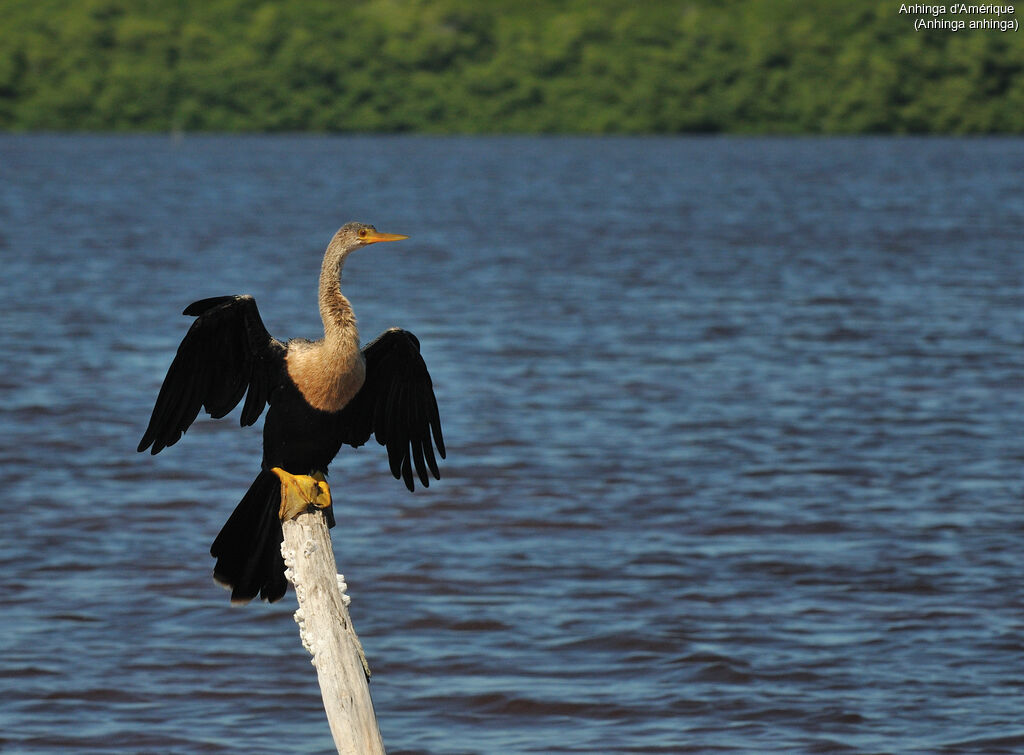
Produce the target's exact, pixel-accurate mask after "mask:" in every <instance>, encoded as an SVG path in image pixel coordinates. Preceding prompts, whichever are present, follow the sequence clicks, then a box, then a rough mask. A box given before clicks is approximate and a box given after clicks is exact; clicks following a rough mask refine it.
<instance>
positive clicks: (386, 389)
mask: <svg viewBox="0 0 1024 755" xmlns="http://www.w3.org/2000/svg"><path fill="white" fill-rule="evenodd" d="M363 357H364V358H365V360H366V380H365V382H364V383H363V387H362V388H361V389H360V391H359V393H357V394H356V396H355V397H354V398H353V399H352V400H351V401H350V402H349V403H348V405H347V406H346V407H345V408H344V409H343V410H342V412H341V413H340V415H339V432H340V433H341V437H342V442H344V443H347V444H349V445H352V446H361V445H363V444H364V443H366V442H367V441H368V440H369V439H370V437H371V436H373V437H375V438H376V440H377V442H378V443H379V444H380V445H382V446H385V447H386V448H387V452H388V466H389V467H390V469H391V474H392V475H394V477H395V479H398V480H402V481H403V482H404V483H405V486H406V487H407V488H408V489H409V490H413V489H414V488H415V482H414V480H415V478H414V476H413V473H414V471H415V477H418V478H419V480H420V483H421V484H422V485H423V487H427V486H428V485H429V484H430V476H431V475H433V477H434V479H437V480H439V479H441V474H440V470H439V469H438V464H437V456H440V457H441V458H442V459H443V458H444V457H445V448H444V439H443V436H442V434H441V419H440V416H439V414H438V409H437V398H436V396H435V395H434V386H433V382H432V381H431V379H430V373H429V372H428V371H427V365H426V363H424V361H423V357H422V356H421V355H420V342H419V339H417V338H416V336H414V335H413V334H412V333H409V332H408V331H405V330H400V329H398V328H392V329H391V330H388V331H386V332H385V333H383V334H382V335H380V336H379V337H378V338H377V339H375V340H374V341H373V342H372V343H370V344H368V345H367V346H366V347H365V348H364V349H363ZM431 439H433V445H431ZM435 449H436V452H435Z"/></svg>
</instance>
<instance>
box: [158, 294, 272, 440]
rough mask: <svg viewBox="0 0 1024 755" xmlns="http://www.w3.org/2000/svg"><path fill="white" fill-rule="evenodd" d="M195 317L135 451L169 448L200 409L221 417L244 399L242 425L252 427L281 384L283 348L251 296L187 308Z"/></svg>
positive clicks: (218, 299)
mask: <svg viewBox="0 0 1024 755" xmlns="http://www.w3.org/2000/svg"><path fill="white" fill-rule="evenodd" d="M183 314H185V315H188V316H192V317H195V318H196V319H195V320H194V321H193V323H192V326H191V327H190V328H189V329H188V332H187V333H186V334H185V337H184V338H183V339H182V341H181V345H179V346H178V351H177V353H176V354H175V356H174V360H173V361H172V362H171V366H170V367H169V368H168V369H167V376H166V377H165V378H164V382H163V385H161V386H160V392H159V393H158V394H157V399H156V404H155V405H154V407H153V414H152V415H151V417H150V420H149V425H148V427H147V428H146V432H145V433H143V436H142V440H141V441H140V442H139V449H138V450H139V451H145V450H146V449H147V448H151V453H154V454H156V453H159V452H160V451H161V450H162V449H164V448H166V447H167V446H173V445H174V444H175V443H177V442H178V440H180V439H181V436H182V435H183V434H184V433H185V431H186V430H188V428H189V426H191V424H192V423H193V422H194V421H195V419H196V417H197V416H199V411H200V409H204V408H205V409H206V412H207V413H208V414H209V415H210V416H211V417H214V418H220V417H223V416H224V415H225V414H227V413H228V412H230V411H231V410H232V409H234V408H235V407H236V406H237V405H238V402H239V401H241V400H242V396H245V405H244V407H243V409H242V416H241V418H240V422H241V424H242V425H243V426H245V425H251V424H252V423H253V422H255V421H256V420H257V419H259V416H260V414H262V413H263V408H264V407H265V406H266V404H267V399H268V398H269V395H270V391H271V389H272V387H273V385H274V384H275V383H276V380H277V379H279V376H280V374H281V368H282V365H283V360H284V346H283V345H282V344H281V343H280V342H279V341H277V340H275V339H274V338H272V337H271V335H270V334H269V333H268V332H267V329H266V326H264V324H263V320H262V319H261V318H260V313H259V310H258V309H257V308H256V302H255V300H254V299H253V298H252V297H251V296H216V297H213V298H209V299H200V300H199V301H196V302H193V303H192V304H190V305H188V306H187V307H185V311H184V312H183Z"/></svg>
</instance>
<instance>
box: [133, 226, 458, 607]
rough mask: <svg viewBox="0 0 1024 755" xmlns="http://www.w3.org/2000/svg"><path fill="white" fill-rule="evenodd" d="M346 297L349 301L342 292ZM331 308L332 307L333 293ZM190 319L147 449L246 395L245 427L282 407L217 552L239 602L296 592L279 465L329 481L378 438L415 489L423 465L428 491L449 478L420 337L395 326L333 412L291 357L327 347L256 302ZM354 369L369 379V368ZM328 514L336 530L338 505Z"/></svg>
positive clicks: (233, 301)
mask: <svg viewBox="0 0 1024 755" xmlns="http://www.w3.org/2000/svg"><path fill="white" fill-rule="evenodd" d="M350 228H355V229H356V230H359V229H362V228H372V227H370V226H361V225H359V224H350V226H345V227H344V228H343V229H342V230H341V231H339V233H338V235H336V237H335V239H337V238H338V237H339V236H340V235H341V234H342V232H343V231H346V229H350ZM364 235H365V234H364ZM379 240H391V239H389V238H381V239H379ZM333 243H334V242H332V245H333ZM330 252H331V247H328V253H330ZM345 253H346V254H347V251H346V252H345ZM341 259H342V260H343V259H344V256H342V258H341ZM338 264H339V266H340V263H338ZM327 267H328V266H327V264H326V262H325V269H327ZM321 287H322V289H323V279H322V280H321ZM334 288H335V289H336V288H337V286H336V283H335V285H334ZM337 297H339V298H340V300H341V301H342V302H343V303H344V305H345V306H347V300H344V298H343V297H341V296H340V292H338V293H337ZM332 306H340V305H338V304H337V303H336V302H334V303H332ZM321 309H322V310H324V309H325V304H324V301H323V294H322V300H321ZM184 314H186V315H192V316H195V317H196V319H195V321H194V322H193V323H192V327H191V328H190V329H189V331H188V333H187V334H186V335H185V337H184V339H183V340H182V342H181V345H180V346H179V347H178V353H177V355H176V356H175V358H174V360H173V362H172V363H171V366H170V368H169V369H168V371H167V376H166V377H165V378H164V383H163V385H162V387H161V389H160V393H159V395H158V397H157V401H156V405H155V407H154V409H153V415H152V418H151V419H150V422H149V426H148V427H147V429H146V432H145V434H144V435H143V437H142V441H141V442H140V443H139V451H144V450H146V449H147V448H150V447H151V449H152V453H154V454H155V453H158V452H159V451H160V450H161V449H163V448H164V447H166V446H171V445H174V444H175V443H176V442H177V441H178V440H179V439H180V438H181V436H182V434H183V433H184V432H185V431H186V430H187V429H188V427H189V426H190V425H191V424H192V422H193V421H194V420H195V418H196V416H197V415H198V413H199V410H200V409H202V408H205V409H206V411H207V412H208V413H209V414H210V415H211V416H212V417H222V416H224V415H225V414H227V413H228V412H230V411H231V410H232V409H233V408H234V407H235V406H236V405H237V404H238V403H239V402H240V401H241V399H242V397H243V395H244V396H245V403H244V404H243V407H242V414H241V418H240V422H241V424H242V425H243V426H245V425H251V424H253V423H254V422H255V421H256V420H257V419H258V418H259V416H260V414H261V413H262V412H263V409H264V406H266V405H267V404H269V407H270V408H269V410H268V411H267V416H266V420H265V423H264V427H263V463H262V470H261V472H260V474H259V475H258V476H257V477H256V479H255V480H254V481H253V483H252V485H250V487H249V490H248V491H247V492H246V494H245V496H244V497H243V498H242V500H241V502H239V504H238V506H237V507H236V508H235V511H234V512H233V513H232V515H231V517H230V518H229V519H228V521H227V523H226V524H225V525H224V527H223V529H222V530H221V532H220V534H219V535H218V536H217V539H216V540H215V541H214V543H213V546H212V548H211V550H210V552H211V554H212V555H213V556H214V558H216V559H217V564H216V566H215V568H214V576H215V577H216V578H217V580H218V581H220V582H222V583H223V584H225V585H227V586H229V587H231V589H232V594H231V597H232V600H237V601H243V600H249V599H251V598H253V597H255V596H256V595H257V594H259V595H260V596H261V597H263V598H265V599H267V600H269V601H274V600H277V599H278V598H280V597H281V596H282V595H284V592H285V587H286V581H285V577H284V562H283V559H282V557H281V552H280V547H281V539H282V534H281V521H280V519H279V518H278V510H279V506H280V480H279V479H278V477H277V476H276V475H275V474H274V473H273V472H271V470H272V469H273V468H275V467H279V468H281V469H283V470H284V471H286V472H289V473H291V474H293V475H308V474H313V473H314V472H319V473H322V474H324V475H326V474H327V468H328V465H329V464H330V463H331V461H332V460H333V459H334V457H335V455H336V454H337V453H338V451H339V450H340V448H341V447H342V446H343V445H350V446H361V445H363V444H364V443H366V442H367V441H368V440H369V439H370V437H371V435H373V436H374V437H376V439H377V441H378V442H379V443H380V444H381V445H384V446H386V447H387V451H388V458H389V461H390V466H391V471H392V473H393V474H394V476H395V477H396V478H401V479H403V480H404V482H405V484H406V487H407V488H408V489H409V490H412V489H413V488H414V485H415V483H414V475H413V473H414V470H415V475H416V477H418V478H419V480H420V482H421V483H422V484H423V485H424V486H426V485H427V484H428V481H429V477H428V472H429V473H430V474H432V475H433V476H434V477H435V478H436V479H440V475H439V471H438V468H437V461H436V459H435V457H434V448H433V446H432V445H431V440H433V445H434V446H436V448H437V452H438V454H439V455H440V456H441V457H442V458H443V457H444V453H445V452H444V440H443V438H442V436H441V425H440V419H439V417H438V412H437V402H436V400H435V398H434V392H433V386H432V383H431V380H430V375H429V373H428V372H427V368H426V365H425V364H424V362H423V359H422V358H421V357H420V353H419V341H418V340H417V339H416V337H415V336H413V335H412V334H411V333H409V332H407V331H404V330H399V329H397V328H394V329H391V330H388V331H386V332H385V333H383V334H382V335H381V336H379V337H378V338H377V339H376V340H374V341H373V342H372V343H370V344H368V345H367V346H366V347H364V348H362V349H361V350H360V352H359V353H358V354H355V355H354V357H355V358H356V359H357V360H358V365H357V366H358V367H360V368H362V367H365V378H364V379H362V382H361V385H359V386H358V389H357V390H355V392H354V395H352V397H351V398H350V399H348V400H347V401H346V402H345V403H344V405H343V406H342V407H340V408H338V409H337V410H334V411H327V410H322V409H318V408H315V407H314V406H313V405H311V402H310V400H308V399H307V397H306V396H305V395H304V394H303V392H302V390H301V389H300V387H299V385H297V384H296V381H295V379H294V376H293V373H292V372H291V371H290V370H289V355H290V354H293V353H295V352H296V351H298V350H299V349H305V348H310V347H315V346H316V345H317V344H318V343H321V342H316V343H311V342H307V341H295V342H289V343H281V342H280V341H278V340H276V339H274V338H272V337H271V336H270V334H269V333H268V332H267V330H266V328H265V327H264V325H263V321H262V319H261V318H260V316H259V312H258V310H257V308H256V303H255V301H254V300H253V299H252V297H249V296H224V297H215V298H212V299H203V300H200V301H197V302H195V303H193V304H191V305H189V306H188V307H187V308H186V309H185V311H184ZM326 322H328V320H327V317H325V323H326ZM352 331H353V333H354V319H353V328H352ZM353 343H354V344H358V341H357V340H353ZM328 356H330V354H328ZM322 361H324V362H325V365H326V366H325V367H324V369H325V370H326V372H325V375H326V378H321V379H330V378H331V373H330V367H331V364H330V363H329V360H322ZM349 372H351V369H349ZM339 374H340V376H341V378H344V377H345V374H342V373H341V372H340V371H339ZM354 374H356V375H357V376H359V377H362V371H361V370H355V373H354ZM327 518H328V523H329V524H330V525H331V526H333V524H334V516H333V512H332V511H331V509H330V508H328V509H327Z"/></svg>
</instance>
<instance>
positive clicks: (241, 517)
mask: <svg viewBox="0 0 1024 755" xmlns="http://www.w3.org/2000/svg"><path fill="white" fill-rule="evenodd" d="M280 507H281V481H280V480H279V479H278V478H277V475H275V474H274V473H273V472H271V471H270V470H266V469H265V470H263V471H262V472H260V473H259V476H257V477H256V479H255V480H253V482H252V485H250V486H249V490H248V491H246V494H245V496H244V497H243V498H242V500H241V501H240V502H239V504H238V505H237V506H236V507H235V510H234V512H232V514H231V516H230V517H229V518H228V521H227V522H226V523H225V524H224V526H223V527H222V528H221V531H220V534H219V535H217V539H216V540H214V541H213V545H212V546H211V547H210V555H211V556H213V557H214V558H215V559H217V565H216V566H214V567H213V578H214V579H215V580H217V581H218V582H220V583H221V584H222V585H226V586H228V587H230V588H231V601H232V602H233V603H234V602H244V601H248V600H252V599H253V598H255V597H256V596H257V595H259V596H260V597H261V598H263V599H264V600H266V601H269V602H271V603H273V602H274V601H275V600H280V598H281V597H282V596H284V593H285V589H286V588H287V586H288V583H287V581H286V580H285V577H284V557H283V556H282V555H281V540H282V539H283V537H284V536H283V535H282V532H281V520H280V519H279V518H278V510H279V509H280Z"/></svg>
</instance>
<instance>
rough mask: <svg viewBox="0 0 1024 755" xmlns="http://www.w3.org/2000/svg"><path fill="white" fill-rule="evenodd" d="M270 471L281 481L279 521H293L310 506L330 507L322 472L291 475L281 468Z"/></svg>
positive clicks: (328, 490)
mask: <svg viewBox="0 0 1024 755" xmlns="http://www.w3.org/2000/svg"><path fill="white" fill-rule="evenodd" d="M270 471H271V472H273V473H274V474H276V475H277V477H278V479H279V480H281V507H280V509H278V512H277V513H278V516H279V517H280V519H281V521H286V520H288V519H294V518H295V517H297V516H298V515H299V514H301V513H303V512H304V511H306V510H307V509H308V508H309V507H310V506H314V507H316V508H318V509H326V508H327V507H328V506H330V505H331V488H330V486H329V485H328V484H327V480H326V479H325V478H324V475H323V473H322V472H319V471H316V472H313V474H312V475H304V474H300V475H293V474H291V473H289V472H286V471H284V470H283V469H281V467H274V468H273V469H271V470H270Z"/></svg>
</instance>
